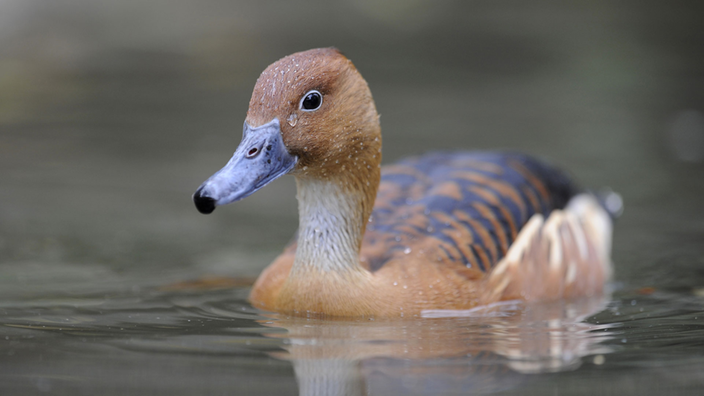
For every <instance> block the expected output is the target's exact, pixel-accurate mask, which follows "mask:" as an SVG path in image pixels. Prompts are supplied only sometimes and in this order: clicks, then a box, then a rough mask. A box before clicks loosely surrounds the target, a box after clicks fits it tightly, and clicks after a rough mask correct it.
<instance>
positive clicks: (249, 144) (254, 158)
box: [193, 118, 298, 214]
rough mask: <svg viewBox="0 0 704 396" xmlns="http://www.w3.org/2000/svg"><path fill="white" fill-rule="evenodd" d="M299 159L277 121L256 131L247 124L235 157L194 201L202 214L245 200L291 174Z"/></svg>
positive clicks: (200, 188)
mask: <svg viewBox="0 0 704 396" xmlns="http://www.w3.org/2000/svg"><path fill="white" fill-rule="evenodd" d="M297 160H298V158H297V157H295V156H293V155H291V154H289V153H288V151H287V150H286V146H285V145H284V142H283V140H282V138H281V126H280V125H279V120H278V119H276V118H275V119H274V120H273V121H271V122H269V123H268V124H265V125H262V126H260V127H257V128H252V127H250V126H249V124H247V123H246V122H245V123H244V132H243V133H242V142H240V145H239V147H237V150H236V151H235V154H234V155H233V156H232V158H231V159H230V161H229V162H228V163H227V165H225V167H224V168H222V169H220V170H219V171H217V172H216V173H215V174H214V175H212V176H211V177H210V179H208V180H206V181H205V183H203V184H202V185H201V186H200V187H199V188H198V190H196V192H195V194H193V202H194V203H195V204H196V208H197V209H198V211H199V212H201V213H203V214H209V213H211V212H212V211H213V210H215V207H216V206H221V205H225V204H229V203H230V202H235V201H239V200H240V199H243V198H246V197H248V196H250V195H251V194H252V193H254V192H255V191H257V190H259V189H260V188H262V187H264V186H266V185H267V184H269V183H270V182H272V181H273V180H274V179H276V178H278V177H280V176H283V175H285V174H286V173H288V172H290V171H291V170H292V169H293V167H294V166H296V161H297Z"/></svg>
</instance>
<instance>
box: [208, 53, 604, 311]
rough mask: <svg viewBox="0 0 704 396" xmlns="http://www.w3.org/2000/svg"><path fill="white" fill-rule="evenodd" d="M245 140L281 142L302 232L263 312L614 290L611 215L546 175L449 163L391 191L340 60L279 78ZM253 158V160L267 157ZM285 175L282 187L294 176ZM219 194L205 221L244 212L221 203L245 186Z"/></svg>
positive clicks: (468, 156)
mask: <svg viewBox="0 0 704 396" xmlns="http://www.w3.org/2000/svg"><path fill="white" fill-rule="evenodd" d="M312 92H313V93H315V92H317V93H318V94H319V95H320V96H321V98H322V103H320V104H319V107H317V108H315V109H308V108H306V106H304V104H303V100H304V98H309V96H308V95H309V94H310V93H312ZM310 103H313V102H310ZM316 104H317V103H316ZM277 120H278V121H277ZM245 126H246V128H245V129H246V130H248V129H247V128H249V130H252V131H253V132H249V134H256V133H260V132H255V131H258V130H259V129H261V128H265V129H264V131H269V132H266V133H271V134H272V135H271V136H274V135H276V134H277V133H279V132H280V139H281V140H282V141H283V144H284V145H285V150H286V151H287V153H284V154H281V156H283V157H286V161H288V162H286V164H287V165H286V166H288V167H289V168H290V170H287V171H286V172H288V173H291V174H293V175H294V176H295V177H296V184H297V188H298V200H299V214H300V218H301V222H300V227H299V232H298V238H297V241H296V242H294V243H293V244H292V245H291V246H289V247H288V248H287V249H286V250H285V251H284V253H283V254H282V255H281V256H279V257H278V258H277V259H276V260H275V261H274V262H273V263H272V264H271V265H270V266H269V267H268V268H267V269H266V270H265V271H264V272H263V273H262V274H261V276H260V277H259V279H258V280H257V282H256V283H255V285H254V287H253V289H252V293H251V296H250V300H251V302H252V304H253V305H255V306H257V307H259V308H262V309H265V310H272V311H280V312H289V313H296V314H320V315H336V316H373V315H376V316H409V315H418V314H419V313H421V312H422V311H424V310H437V309H457V310H460V309H469V308H473V307H475V306H477V305H479V304H488V303H492V302H496V301H500V300H505V299H512V298H523V299H527V300H544V299H556V298H563V297H578V296H586V295H592V294H596V293H599V292H600V291H601V288H602V285H603V283H604V281H605V280H606V279H607V277H608V272H609V270H608V269H609V263H608V254H609V253H608V247H609V241H610V223H608V218H607V219H606V220H604V216H606V213H605V212H604V210H603V209H601V208H600V207H599V205H598V204H596V203H595V201H594V199H593V198H591V199H590V198H584V199H582V200H579V203H580V205H576V204H575V205H573V204H572V202H576V201H575V200H574V199H573V200H571V201H570V204H567V201H568V200H569V199H570V198H572V197H574V196H575V193H576V190H575V189H574V188H573V187H572V185H571V184H570V183H569V181H567V179H566V178H565V177H564V175H563V174H562V173H560V172H559V171H557V170H555V169H554V168H552V167H550V166H548V165H545V164H543V163H541V162H540V161H536V160H533V159H531V158H529V157H526V156H521V155H517V154H482V153H459V154H443V153H440V154H435V155H430V156H425V157H421V158H418V159H416V160H407V161H405V162H403V163H401V164H397V165H393V166H390V167H387V168H385V170H384V172H383V177H382V173H381V170H380V162H381V128H380V126H379V116H378V114H377V112H376V107H375V105H374V101H373V99H372V96H371V92H370V90H369V87H368V86H367V83H366V82H365V81H364V79H363V78H362V76H361V75H360V74H359V72H358V71H357V70H356V68H355V67H354V66H353V65H352V63H351V62H350V61H349V60H348V59H347V58H345V57H344V56H343V55H341V54H340V53H339V52H338V51H337V50H335V49H317V50H310V51H306V52H302V53H296V54H293V55H290V56H287V57H285V58H283V59H281V60H279V61H277V62H275V63H274V64H272V65H270V66H269V67H268V68H267V69H266V70H265V71H264V72H263V73H262V75H261V77H260V78H259V79H258V81H257V84H256V86H255V88H254V91H253V93H252V99H251V101H250V105H249V110H248V112H247V119H246V125H245ZM258 128H259V129H258ZM272 128H277V129H276V132H272V131H274V129H272ZM261 133H262V134H263V133H265V132H261ZM267 136H269V135H267ZM275 137H276V136H274V137H272V138H271V139H275ZM249 138H252V137H251V136H250V137H249ZM271 139H270V141H274V140H271ZM244 141H245V140H244V139H243V144H244ZM248 144H249V143H248ZM251 147H254V149H250V150H253V151H249V152H250V153H254V154H253V155H252V156H253V157H256V156H257V155H259V154H258V152H257V151H256V150H263V148H262V147H263V146H262V147H260V146H251ZM271 147H272V146H271V145H269V146H266V150H267V155H268V150H269V149H271ZM247 149H249V146H248V147H247ZM238 150H239V149H238ZM274 151H275V150H274ZM236 154H237V153H236ZM267 158H268V157H267ZM234 160H235V158H234V157H233V160H232V161H234ZM232 161H231V162H232ZM243 161H244V160H243ZM276 161H277V160H276V159H274V162H276ZM291 161H295V162H291ZM243 163H244V164H245V165H243V166H254V165H247V164H254V162H252V163H248V162H246V161H245V162H243ZM262 163H263V162H262ZM270 163H271V160H269V164H270ZM294 163H295V165H294ZM257 166H264V167H266V166H268V165H257ZM272 166H273V165H272ZM262 172H267V171H266V170H265V171H262ZM277 172H279V173H277V174H276V175H274V176H273V177H278V175H279V174H282V172H283V171H280V170H277ZM216 175H217V174H216ZM215 177H216V176H214V178H215ZM267 177H269V176H267ZM269 178H271V177H269ZM211 179H212V178H211ZM267 180H269V179H267ZM380 180H381V185H380ZM209 182H210V180H209ZM209 182H206V183H204V186H202V187H201V189H199V190H198V192H197V193H196V196H195V197H194V199H196V203H197V205H199V204H200V205H201V206H202V205H205V204H208V205H211V206H210V207H208V208H206V211H204V213H209V211H212V209H214V205H215V204H218V205H219V204H221V203H220V202H224V203H227V202H231V201H232V200H236V199H241V198H236V197H235V198H228V199H224V198H221V197H220V195H226V194H225V193H223V192H222V191H221V190H223V189H224V190H227V189H228V188H230V186H231V185H234V184H237V181H236V180H235V181H231V180H228V181H226V182H223V181H217V183H215V182H212V183H215V184H216V186H215V187H212V186H210V185H208V184H207V183H209ZM212 183H211V184H212ZM223 186H225V187H223ZM260 187H261V186H260V185H256V186H255V187H252V188H250V189H249V190H247V194H246V195H248V194H250V193H251V192H253V191H255V190H256V189H258V188H260ZM233 188H234V187H233ZM218 194H220V195H218ZM242 195H243V194H240V195H238V196H242ZM246 195H243V196H246ZM218 199H220V201H217V200H218ZM198 200H200V201H201V202H198ZM205 200H209V201H207V202H205V203H203V202H204V201H205ZM566 204H567V207H565V205H566ZM201 206H199V210H200V209H201ZM372 211H374V212H373V215H372ZM588 215H589V216H592V217H589V216H588ZM606 217H608V216H606ZM544 218H547V221H543V219H544ZM593 219H594V220H593ZM604 221H606V222H607V223H604ZM604 224H606V225H604ZM582 278H584V279H585V281H582Z"/></svg>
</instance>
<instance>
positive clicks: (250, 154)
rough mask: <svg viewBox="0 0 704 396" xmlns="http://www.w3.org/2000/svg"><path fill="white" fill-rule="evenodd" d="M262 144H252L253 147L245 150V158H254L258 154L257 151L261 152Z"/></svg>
mask: <svg viewBox="0 0 704 396" xmlns="http://www.w3.org/2000/svg"><path fill="white" fill-rule="evenodd" d="M262 145H263V144H262V143H260V144H259V145H258V146H254V147H252V148H250V149H249V150H248V151H247V154H245V158H248V159H251V158H254V157H256V156H257V155H259V153H261V152H262Z"/></svg>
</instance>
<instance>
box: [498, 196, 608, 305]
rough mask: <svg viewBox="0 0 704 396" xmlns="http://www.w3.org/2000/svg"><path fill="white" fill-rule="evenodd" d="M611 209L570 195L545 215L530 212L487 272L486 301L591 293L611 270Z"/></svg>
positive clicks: (531, 299)
mask: <svg viewBox="0 0 704 396" xmlns="http://www.w3.org/2000/svg"><path fill="white" fill-rule="evenodd" d="M611 216H612V214H611V212H610V211H608V210H607V209H605V208H604V207H603V206H602V204H601V203H600V202H599V200H598V199H597V198H596V197H595V196H594V195H592V194H588V193H583V194H579V195H576V196H574V197H573V198H572V199H571V200H570V201H569V202H568V203H567V205H566V206H565V208H564V209H560V210H554V211H552V212H551V213H550V216H549V217H548V218H547V220H546V219H545V218H544V217H543V216H542V215H540V214H536V215H534V216H533V217H532V218H531V219H530V220H529V221H528V223H527V224H526V225H525V226H524V227H523V229H522V230H521V231H520V232H519V234H518V236H517V238H516V240H515V241H514V243H513V244H512V245H511V247H510V248H509V250H508V252H507V254H506V256H505V257H504V258H503V259H502V260H501V261H500V262H499V264H497V265H496V267H495V268H494V270H493V271H492V272H491V273H490V274H489V276H488V277H487V280H486V282H487V283H488V284H487V287H486V289H485V290H487V294H486V296H485V300H486V301H485V303H492V302H495V301H501V300H510V299H524V300H527V301H537V300H555V299H560V298H570V297H582V296H592V295H595V294H597V293H601V291H602V288H603V285H604V283H605V282H606V280H608V278H609V277H610V275H611V259H610V257H611V234H612V220H611Z"/></svg>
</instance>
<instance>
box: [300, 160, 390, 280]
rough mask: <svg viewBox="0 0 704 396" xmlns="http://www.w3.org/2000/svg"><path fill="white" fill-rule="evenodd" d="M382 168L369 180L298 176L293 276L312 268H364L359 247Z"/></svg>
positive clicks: (328, 269)
mask: <svg viewBox="0 0 704 396" xmlns="http://www.w3.org/2000/svg"><path fill="white" fill-rule="evenodd" d="M378 173H379V172H378V169H377V170H376V172H375V174H372V175H368V176H370V177H367V180H365V181H361V180H358V179H357V180H354V179H352V178H349V177H338V178H326V179H319V178H308V177H297V178H296V186H297V188H298V194H297V198H298V212H299V217H300V225H299V228H298V246H297V248H296V258H295V261H294V264H293V268H292V271H291V275H302V274H304V273H306V272H308V271H309V270H316V271H317V272H323V273H324V272H335V273H346V272H350V271H351V272H356V271H364V270H363V268H362V267H361V266H360V262H359V250H360V247H361V243H362V237H363V235H364V230H365V228H366V224H367V222H368V221H369V216H370V215H371V210H372V207H373V205H374V198H375V196H376V190H377V188H378V183H379V175H378Z"/></svg>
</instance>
